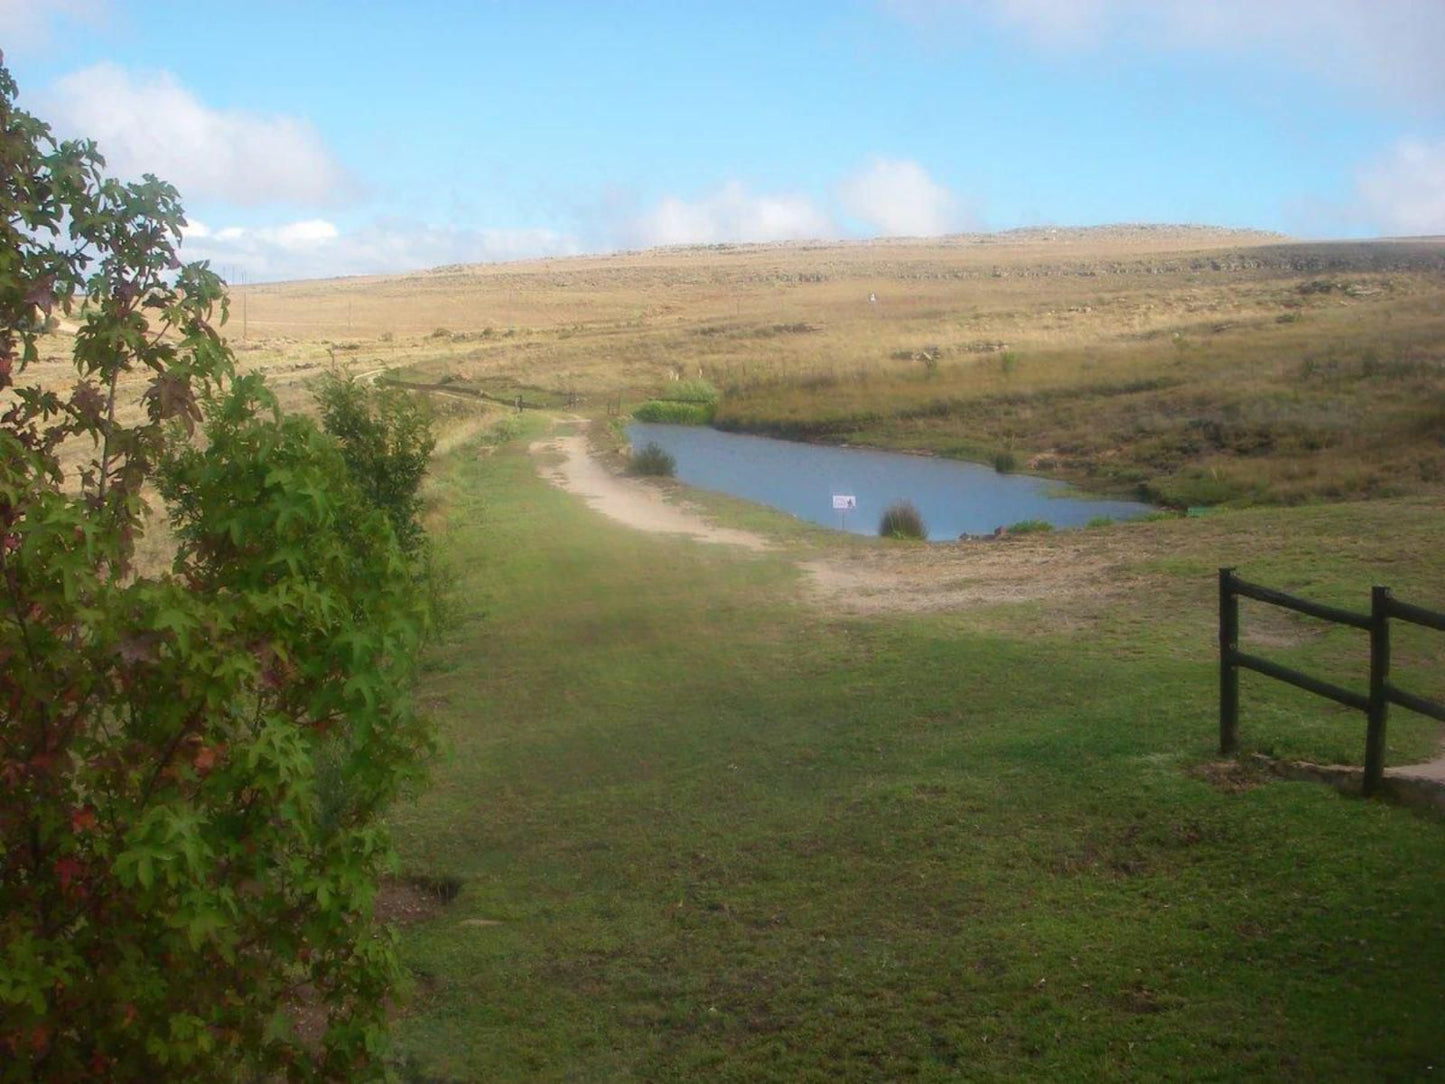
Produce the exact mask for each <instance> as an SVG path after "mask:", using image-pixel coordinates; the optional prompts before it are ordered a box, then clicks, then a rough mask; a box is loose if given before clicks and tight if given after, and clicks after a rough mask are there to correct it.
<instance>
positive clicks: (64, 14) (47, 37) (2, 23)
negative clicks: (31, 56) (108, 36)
mask: <svg viewBox="0 0 1445 1084" xmlns="http://www.w3.org/2000/svg"><path fill="white" fill-rule="evenodd" d="M108 7H109V3H108V0H0V41H3V42H4V43H5V45H6V47H7V48H13V47H16V46H19V47H21V48H30V47H38V46H43V45H48V44H49V43H50V41H51V40H52V39H53V38H54V36H55V33H56V32H57V30H59V29H61V28H63V26H64V24H65V23H82V24H90V25H96V24H99V23H102V22H103V21H104V20H105V18H106V14H107V9H108Z"/></svg>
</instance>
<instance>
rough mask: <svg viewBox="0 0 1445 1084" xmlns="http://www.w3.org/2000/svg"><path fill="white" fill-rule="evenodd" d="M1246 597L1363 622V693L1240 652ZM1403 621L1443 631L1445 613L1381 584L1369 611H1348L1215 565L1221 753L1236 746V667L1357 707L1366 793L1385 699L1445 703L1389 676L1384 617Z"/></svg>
mask: <svg viewBox="0 0 1445 1084" xmlns="http://www.w3.org/2000/svg"><path fill="white" fill-rule="evenodd" d="M1241 595H1243V596H1244V597H1245V598H1252V599H1255V600H1257V601H1259V602H1267V603H1269V604H1271V605H1273V606H1282V607H1284V608H1285V609H1287V610H1294V611H1296V612H1297V613H1302V614H1308V615H1309V616H1310V617H1318V618H1320V619H1321V620H1323V621H1332V622H1334V623H1336V624H1340V625H1349V626H1351V627H1352V628H1357V629H1363V630H1365V631H1366V632H1368V633H1369V634H1370V686H1369V692H1368V693H1367V694H1361V693H1357V692H1355V691H1353V690H1351V689H1346V688H1344V687H1343V686H1340V685H1335V684H1333V683H1331V682H1328V681H1321V680H1320V679H1319V678H1316V677H1311V676H1310V675H1309V674H1305V673H1302V672H1300V671H1299V670H1292V669H1290V668H1289V667H1287V666H1281V665H1279V664H1278V663H1275V662H1270V661H1269V660H1268V659H1262V658H1260V657H1259V656H1258V655H1247V654H1245V653H1244V652H1243V651H1240V650H1239V598H1240V596H1241ZM1392 619H1394V620H1399V621H1409V622H1412V623H1413V624H1416V625H1424V626H1425V627H1426V628H1431V629H1438V630H1440V631H1442V632H1445V613H1440V612H1438V611H1436V610H1427V609H1425V608H1424V607H1423V606H1413V605H1411V604H1410V603H1408V602H1401V601H1400V600H1399V599H1397V598H1395V597H1394V595H1392V594H1391V593H1390V589H1389V588H1388V587H1375V588H1372V589H1371V591H1370V612H1369V613H1367V614H1361V613H1355V612H1354V611H1353V610H1344V609H1340V608H1339V607H1337V606H1326V605H1323V604H1322V603H1318V602H1311V601H1309V600H1308V599H1303V598H1297V597H1295V596H1294V595H1286V594H1285V593H1284V592H1282V591H1275V590H1273V589H1272V588H1269V587H1261V586H1260V585H1259V584H1256V583H1249V582H1247V581H1245V580H1241V579H1240V578H1239V577H1238V576H1236V575H1235V574H1234V569H1232V568H1221V569H1220V570H1219V752H1220V753H1221V754H1222V755H1225V756H1227V755H1229V754H1231V753H1233V752H1234V751H1235V750H1236V749H1238V748H1239V736H1238V731H1239V668H1240V667H1244V668H1245V669H1246V670H1253V671H1254V672H1255V673H1258V674H1264V675H1265V676H1266V677H1272V678H1275V679H1276V680H1278V681H1284V682H1288V683H1289V684H1290V685H1294V686H1296V687H1297V688H1300V689H1304V690H1305V691H1306V692H1311V693H1315V694H1316V695H1317V696H1323V697H1326V698H1328V699H1330V700H1333V701H1335V702H1336V703H1337V704H1344V705H1345V706H1346V707H1350V708H1354V709H1355V710H1357V711H1362V712H1364V713H1365V718H1366V724H1365V778H1364V784H1363V787H1362V789H1363V791H1364V793H1365V794H1366V795H1367V796H1368V795H1371V794H1374V793H1375V792H1376V791H1377V790H1378V789H1379V787H1380V780H1381V779H1383V778H1384V774H1385V722H1386V720H1387V718H1388V716H1389V711H1390V705H1391V704H1398V705H1400V707H1402V708H1409V709H1410V710H1411V711H1418V712H1420V713H1421V714H1422V715H1428V716H1430V717H1431V718H1432V719H1438V720H1440V721H1441V722H1445V704H1440V703H1438V702H1436V701H1434V700H1427V699H1426V698H1425V697H1423V696H1416V695H1414V694H1413V693H1407V692H1405V691H1404V690H1403V689H1397V688H1396V687H1395V686H1394V685H1391V684H1390V621H1391V620H1392Z"/></svg>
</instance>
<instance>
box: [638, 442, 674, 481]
mask: <svg viewBox="0 0 1445 1084" xmlns="http://www.w3.org/2000/svg"><path fill="white" fill-rule="evenodd" d="M629 467H630V469H631V471H632V473H633V474H642V475H646V476H648V477H653V478H671V477H672V476H673V475H674V474H675V473H676V472H677V460H676V459H674V458H673V457H672V455H671V454H670V453H669V452H668V451H667V450H666V449H665V448H663V447H662V445H660V444H658V443H657V441H655V440H649V441H648V442H647V443H646V444H644V445H643V446H642V447H641V448H639V449H637V450H636V451H635V452H633V453H632V460H631V463H630V464H629Z"/></svg>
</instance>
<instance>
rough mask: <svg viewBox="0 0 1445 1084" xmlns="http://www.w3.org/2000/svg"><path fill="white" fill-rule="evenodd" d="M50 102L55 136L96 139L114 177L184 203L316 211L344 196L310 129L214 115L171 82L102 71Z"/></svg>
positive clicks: (280, 119) (71, 78) (63, 83)
mask: <svg viewBox="0 0 1445 1084" xmlns="http://www.w3.org/2000/svg"><path fill="white" fill-rule="evenodd" d="M47 98H48V101H47V105H48V106H49V109H48V115H49V116H50V118H51V119H52V122H53V123H54V125H55V127H56V128H57V129H58V130H60V131H62V132H65V133H69V134H74V135H83V136H86V137H88V138H91V139H94V140H95V141H96V142H97V143H98V144H99V146H100V151H101V153H102V154H104V155H105V157H106V164H107V167H108V172H110V173H113V174H116V175H119V176H122V177H127V178H134V177H138V176H140V174H142V173H154V174H155V175H156V176H158V177H160V178H161V179H162V180H166V181H169V182H170V183H172V184H174V185H175V186H176V187H177V188H178V189H180V192H181V195H182V197H183V198H184V199H186V200H206V199H215V200H223V201H226V202H230V203H235V204H241V205H253V206H254V205H260V204H268V203H293V204H313V205H314V204H322V203H331V202H335V201H336V200H337V199H338V198H340V197H342V196H343V195H344V194H345V192H346V188H347V182H346V177H345V173H344V171H343V170H342V168H341V166H340V165H339V164H338V163H337V162H336V160H335V159H334V158H333V157H332V156H331V153H330V152H329V151H328V150H327V149H326V147H325V146H324V145H323V143H322V141H321V137H320V136H319V135H318V134H317V132H316V130H315V129H314V128H313V127H312V126H311V125H310V124H309V123H307V122H306V121H304V120H298V119H297V118H295V117H286V116H269V117H268V116H259V115H257V114H254V113H247V112H244V111H241V110H217V109H211V108H210V107H208V106H206V105H205V104H204V103H202V102H201V101H200V100H199V99H197V98H196V96H195V95H193V94H192V93H191V92H190V91H189V90H187V89H186V88H185V87H184V86H182V85H181V84H180V82H179V81H177V79H176V78H175V76H173V75H171V74H170V73H169V72H156V73H152V74H148V75H142V76H135V75H132V74H131V73H129V72H127V71H125V70H124V69H121V68H118V67H116V66H115V65H114V64H97V65H96V66H94V67H91V68H86V69H84V70H82V71H78V72H75V73H73V74H71V75H68V76H65V77H64V78H62V79H61V80H59V81H58V82H57V83H56V84H55V86H54V87H53V88H52V90H51V92H50V94H48V95H47Z"/></svg>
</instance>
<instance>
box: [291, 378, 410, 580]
mask: <svg viewBox="0 0 1445 1084" xmlns="http://www.w3.org/2000/svg"><path fill="white" fill-rule="evenodd" d="M316 402H317V405H318V406H319V407H320V408H321V424H322V426H323V427H325V429H326V431H327V432H328V433H330V434H331V435H332V436H333V437H335V438H336V440H337V442H338V443H339V444H340V445H341V455H342V458H343V459H344V460H345V461H346V470H347V473H348V474H349V475H350V476H351V481H352V483H353V484H354V485H356V486H357V487H358V488H359V489H360V490H361V492H362V493H363V494H364V495H365V497H366V498H367V500H369V501H370V502H371V503H372V504H373V505H375V506H376V507H377V508H379V509H381V510H382V511H383V512H385V513H386V516H387V518H388V519H389V520H390V521H391V527H392V530H394V531H395V532H396V538H397V541H398V542H400V543H401V547H402V549H403V550H405V551H406V552H407V553H410V554H415V553H416V552H417V551H418V549H419V547H420V545H421V541H422V538H423V536H424V532H423V531H422V526H421V520H420V514H421V497H420V495H419V493H420V490H421V481H422V477H423V476H424V475H425V474H426V468H427V464H428V463H430V462H431V453H432V449H433V448H435V447H436V439H435V438H434V437H433V436H432V428H431V414H430V412H429V411H428V409H427V406H426V403H425V402H424V401H423V400H421V399H418V398H417V397H416V396H414V395H412V394H411V393H410V392H408V391H406V390H405V389H403V388H397V387H387V386H385V385H382V386H376V385H371V386H368V385H366V384H362V383H360V382H359V381H358V380H357V379H356V378H355V377H352V376H346V377H340V376H337V375H335V374H334V373H331V374H327V375H326V376H324V377H322V379H321V385H320V387H319V388H318V389H317V391H316Z"/></svg>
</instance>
